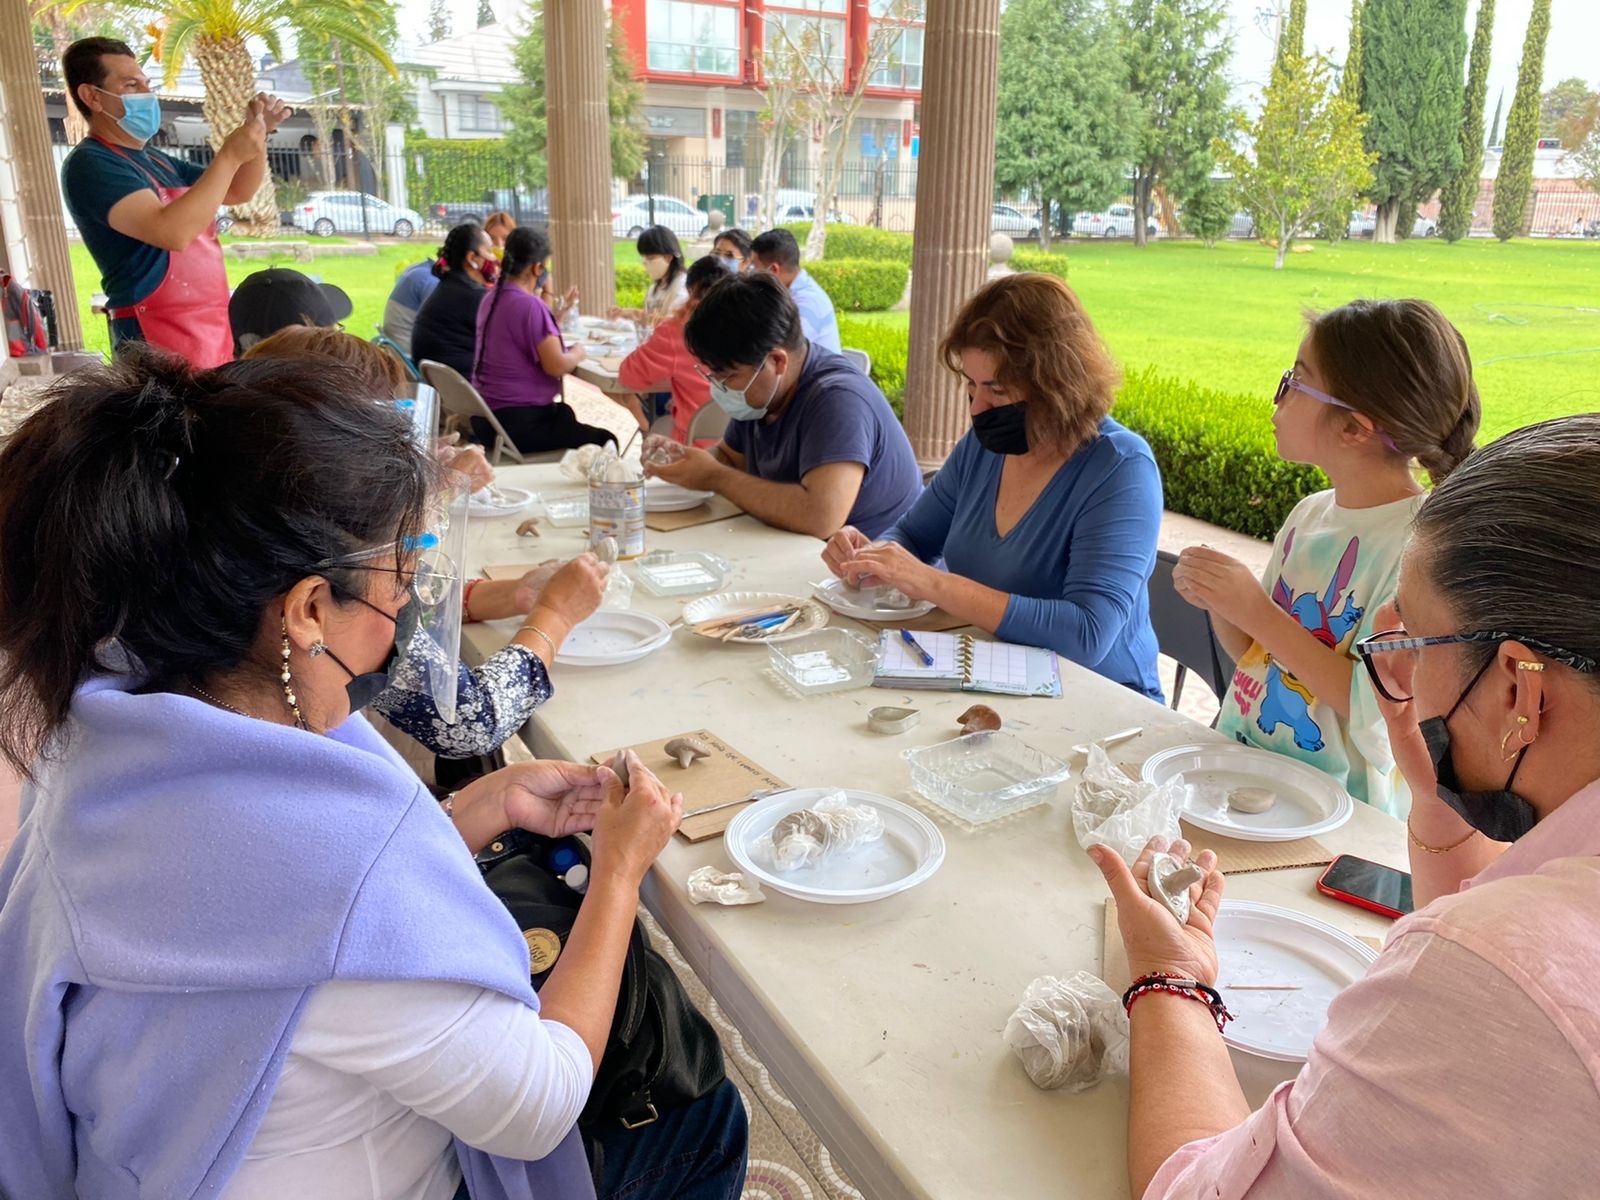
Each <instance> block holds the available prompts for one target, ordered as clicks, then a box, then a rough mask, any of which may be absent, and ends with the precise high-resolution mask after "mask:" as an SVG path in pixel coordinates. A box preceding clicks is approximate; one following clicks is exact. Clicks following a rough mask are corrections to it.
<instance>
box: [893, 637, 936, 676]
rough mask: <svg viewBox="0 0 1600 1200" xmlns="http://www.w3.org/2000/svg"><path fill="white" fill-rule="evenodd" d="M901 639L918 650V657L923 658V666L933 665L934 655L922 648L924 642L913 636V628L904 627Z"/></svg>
mask: <svg viewBox="0 0 1600 1200" xmlns="http://www.w3.org/2000/svg"><path fill="white" fill-rule="evenodd" d="M900 640H901V641H902V642H904V643H905V644H906V645H908V646H910V647H911V648H912V649H913V650H915V651H916V652H917V657H918V658H920V659H922V665H923V666H925V667H931V666H933V655H931V654H929V653H928V652H927V651H926V650H924V649H923V648H922V644H921V643H920V642H918V641H917V639H916V638H914V637H912V636H911V630H909V629H902V630H901V631H900Z"/></svg>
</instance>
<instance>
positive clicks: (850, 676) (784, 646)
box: [767, 629, 878, 696]
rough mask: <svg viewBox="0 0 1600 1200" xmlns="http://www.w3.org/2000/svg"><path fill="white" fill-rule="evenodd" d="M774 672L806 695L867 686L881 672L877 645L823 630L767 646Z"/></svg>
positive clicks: (835, 630) (840, 630) (852, 635)
mask: <svg viewBox="0 0 1600 1200" xmlns="http://www.w3.org/2000/svg"><path fill="white" fill-rule="evenodd" d="M767 657H768V659H769V661H770V662H771V665H772V669H773V670H774V671H775V672H777V674H778V676H779V677H780V678H782V679H783V681H784V682H785V683H787V684H788V685H789V686H790V687H792V688H794V690H795V691H797V692H799V693H800V694H801V695H803V696H817V695H821V694H822V693H823V692H842V691H844V690H846V689H847V688H857V687H865V686H866V685H867V684H869V683H871V682H872V676H873V672H874V671H875V670H876V669H877V663H878V647H877V644H876V643H874V642H869V641H867V639H866V638H863V637H860V636H858V635H857V634H854V633H851V632H849V631H848V630H845V629H819V630H817V631H816V632H815V633H808V634H806V635H805V636H804V637H798V638H795V639H794V640H793V641H790V642H775V643H770V644H768V646H767Z"/></svg>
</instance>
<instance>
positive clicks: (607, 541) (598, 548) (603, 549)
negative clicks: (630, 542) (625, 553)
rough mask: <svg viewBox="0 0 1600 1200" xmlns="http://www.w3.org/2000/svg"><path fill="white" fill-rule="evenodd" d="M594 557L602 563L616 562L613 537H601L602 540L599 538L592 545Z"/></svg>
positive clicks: (615, 545)
mask: <svg viewBox="0 0 1600 1200" xmlns="http://www.w3.org/2000/svg"><path fill="white" fill-rule="evenodd" d="M594 556H595V557H596V558H598V559H599V560H600V561H601V562H603V563H614V562H616V561H617V539H616V538H614V537H603V538H601V539H600V540H599V541H598V542H596V543H595V544H594Z"/></svg>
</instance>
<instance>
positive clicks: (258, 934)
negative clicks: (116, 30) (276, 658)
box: [0, 678, 594, 1200]
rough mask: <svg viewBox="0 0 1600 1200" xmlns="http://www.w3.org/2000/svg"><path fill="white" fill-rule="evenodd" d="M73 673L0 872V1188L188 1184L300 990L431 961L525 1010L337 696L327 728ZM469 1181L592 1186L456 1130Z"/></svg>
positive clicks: (159, 1193) (204, 1183)
mask: <svg viewBox="0 0 1600 1200" xmlns="http://www.w3.org/2000/svg"><path fill="white" fill-rule="evenodd" d="M130 687H131V685H130V683H129V682H128V681H127V680H125V679H115V678H101V679H96V680H93V681H91V682H90V683H88V684H86V685H85V686H84V687H83V688H82V689H81V690H80V691H79V693H78V695H77V696H76V698H75V699H74V701H73V705H72V711H71V716H70V718H69V723H68V727H67V731H66V732H67V740H66V741H65V743H64V744H63V745H62V747H61V749H60V751H59V753H58V755H57V757H56V758H55V760H54V761H50V762H46V763H44V764H42V765H41V767H40V768H39V770H38V772H37V779H38V782H37V784H36V785H35V786H31V787H30V788H29V789H28V790H27V792H26V794H25V795H24V799H23V820H22V825H21V829H20V831H19V833H18V836H17V840H16V843H15V844H14V845H13V846H12V848H11V852H10V854H9V855H8V856H7V857H6V860H5V862H4V864H3V866H0V963H4V964H5V969H4V970H3V971H0V1195H3V1196H6V1197H16V1198H18V1200H21V1198H22V1197H27V1198H28V1200H56V1198H62V1200H66V1198H68V1197H73V1196H78V1197H82V1198H83V1200H124V1198H133V1197H139V1198H150V1200H154V1198H157V1197H159V1198H161V1200H169V1198H174V1197H194V1196H212V1195H216V1194H217V1193H218V1192H220V1191H221V1189H222V1188H223V1185H224V1184H226V1183H227V1181H228V1179H229V1178H230V1177H231V1176H232V1174H233V1173H234V1171H235V1170H236V1169H237V1167H238V1164H239V1161H240V1159H241V1157H242V1156H243V1155H244V1153H245V1152H246V1150H247V1149H248V1148H249V1146H250V1143H251V1140H252V1138H253V1137H254V1134H255V1131H256V1128H257V1126H258V1125H259V1123H260V1121H261V1118H262V1115H263V1114H264V1113H265V1111H266V1108H267V1104H268V1102H269V1101H270V1100H271V1097H272V1093H273V1089H274V1087H275V1085H276V1081H277V1078H278V1075H279V1073H280V1072H281V1070H282V1068H283V1062H284V1058H285V1055H286V1054H287V1052H288V1049H289V1044H290V1042H291V1040H292V1038H293V1036H294V1031H295V1025H296V1023H297V1021H298V1019H299V1016H300V1012H301V1009H302V1007H303V1005H304V1003H305V1000H306V997H307V995H308V993H309V992H310V989H311V988H313V987H315V986H316V985H318V984H319V983H323V982H326V981H328V980H332V979H345V980H407V979H418V980H452V981H457V982H462V983H468V984H473V985H476V986H479V987H484V988H488V989H491V990H494V991H498V992H501V993H504V994H505V995H508V996H512V997H515V998H517V999H520V1000H522V1001H523V1002H524V1003H525V1004H527V1005H529V1006H530V1007H532V1008H535V1009H536V1008H537V1007H538V1003H539V1002H538V997H537V996H536V995H535V994H534V992H533V990H532V987H531V986H530V982H529V978H528V953H527V947H526V945H525V943H524V942H523V940H522V937H521V935H520V933H519V932H518V929H517V926H516V924H515V923H514V922H513V921H512V920H511V917H510V916H509V914H507V912H506V911H505V909H504V908H503V907H502V906H501V905H500V903H499V901H497V900H496V899H495V898H494V896H493V895H491V894H490V893H489V891H488V889H487V888H485V887H484V886H483V883H482V881H481V880H480V879H479V877H478V874H477V871H476V869H475V868H474V866H473V862H472V858H471V856H470V855H469V854H468V853H467V849H466V847H465V846H464V845H463V844H462V842H461V839H460V838H459V837H458V836H457V835H456V832H455V829H454V827H453V826H452V825H451V824H450V822H449V821H448V820H447V819H446V818H445V816H444V814H443V813H442V812H440V811H439V808H438V806H437V805H436V804H435V803H434V802H433V800H432V799H431V797H429V795H428V794H427V792H426V791H424V790H423V789H422V787H421V786H420V785H419V784H418V782H417V779H416V777H415V776H414V775H413V774H411V772H410V771H409V770H408V769H407V768H406V767H405V766H404V764H403V763H402V762H401V761H400V760H399V758H398V757H397V756H396V755H395V753H394V751H393V750H391V749H390V748H389V747H388V746H387V745H386V744H385V743H384V742H383V741H382V739H380V738H379V737H378V736H377V735H376V734H375V733H374V732H373V731H372V728H371V726H369V725H368V724H367V723H366V721H365V720H364V719H362V718H361V717H360V716H359V715H358V716H354V717H351V718H350V719H349V720H348V721H346V722H345V724H343V725H342V726H340V727H339V728H338V729H337V730H334V731H333V732H332V733H331V734H330V735H329V736H327V737H320V736H316V735H313V734H308V733H305V732H302V731H299V730H295V729H291V728H288V727H287V726H280V725H269V724H267V723H266V722H263V721H253V720H249V719H247V718H242V717H238V716H235V715H233V714H230V713H225V712H222V711H220V710H218V709H215V708H213V707H211V706H210V705H206V704H201V703H199V702H198V701H195V700H190V699H188V698H186V697H182V696H175V695H170V694H153V695H137V694H134V693H133V692H132V691H131V690H130ZM457 1155H458V1157H459V1158H460V1159H461V1164H462V1168H463V1171H464V1173H465V1176H466V1179H467V1182H468V1184H469V1187H470V1188H471V1192H472V1195H473V1197H474V1200H531V1198H533V1197H538V1198H540V1200H568V1198H569V1197H579V1198H583V1200H592V1198H593V1196H594V1190H593V1184H592V1182H591V1179H590V1176H589V1170H588V1164H587V1162H586V1160H585V1158H584V1154H583V1148H582V1145H581V1144H580V1142H579V1140H578V1137H577V1134H576V1131H574V1132H573V1133H570V1134H568V1136H567V1138H566V1140H565V1141H564V1142H563V1143H562V1144H561V1146H560V1147H558V1148H557V1150H556V1151H555V1153H554V1154H552V1155H550V1156H549V1157H548V1158H546V1159H544V1160H542V1161H541V1162H538V1163H531V1164H529V1163H516V1162H511V1161H510V1160H506V1159H501V1158H493V1157H491V1156H489V1155H486V1154H483V1153H481V1152H478V1151H475V1150H471V1149H470V1148H468V1147H465V1146H462V1145H461V1144H460V1143H457Z"/></svg>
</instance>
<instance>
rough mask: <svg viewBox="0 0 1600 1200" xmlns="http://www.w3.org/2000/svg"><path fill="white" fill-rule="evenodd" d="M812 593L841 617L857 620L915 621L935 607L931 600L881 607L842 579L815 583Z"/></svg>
mask: <svg viewBox="0 0 1600 1200" xmlns="http://www.w3.org/2000/svg"><path fill="white" fill-rule="evenodd" d="M812 595H814V596H816V598H817V599H818V600H821V601H822V602H823V603H824V604H826V605H827V606H828V607H829V608H831V609H833V611H834V612H836V613H838V614H839V615H840V616H841V617H854V618H855V619H856V620H857V621H914V620H916V619H917V618H918V617H925V616H927V615H928V614H929V613H931V612H932V611H933V609H934V604H933V601H931V600H918V601H915V602H914V603H913V604H912V605H911V607H909V608H880V607H878V606H877V605H874V604H868V603H866V602H865V600H864V599H863V598H862V596H861V593H860V591H859V589H857V588H853V587H850V586H849V585H848V584H846V583H845V581H844V580H842V579H829V580H827V581H826V582H823V583H819V584H816V585H814V587H813V590H812Z"/></svg>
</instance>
